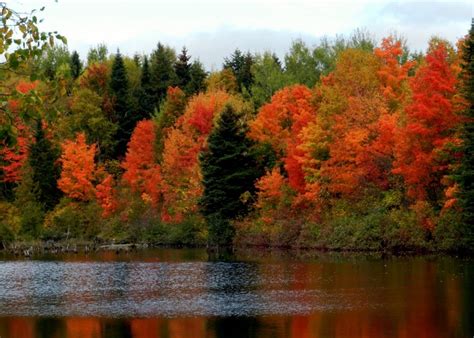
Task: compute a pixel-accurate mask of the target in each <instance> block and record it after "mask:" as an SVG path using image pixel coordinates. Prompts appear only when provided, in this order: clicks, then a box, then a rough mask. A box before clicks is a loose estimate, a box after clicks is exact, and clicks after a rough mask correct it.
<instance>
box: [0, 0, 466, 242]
mask: <svg viewBox="0 0 474 338" xmlns="http://www.w3.org/2000/svg"><path fill="white" fill-rule="evenodd" d="M2 6H4V5H2ZM0 18H1V19H2V22H3V26H1V27H0V55H1V57H0V88H1V90H0V121H1V128H0V136H1V141H0V142H1V144H0V214H1V217H0V243H1V244H0V247H6V246H8V244H9V243H13V242H18V241H70V240H73V241H84V242H86V241H90V242H97V243H111V242H113V243H148V244H152V245H159V244H171V245H193V246H194V245H197V246H204V245H223V246H226V245H229V244H235V245H262V246H277V247H304V248H323V249H336V250H339V249H349V250H386V249H387V250H395V251H396V250H417V251H453V250H469V249H472V248H473V247H474V186H473V184H474V183H473V182H474V162H473V161H474V96H473V95H474V76H473V74H474V26H473V27H472V28H471V30H470V32H468V27H466V36H465V37H464V38H462V39H460V40H459V41H456V42H450V41H446V40H444V39H443V38H442V37H434V38H432V39H431V41H430V42H429V44H428V45H427V46H426V50H425V51H423V52H415V51H410V50H409V49H408V47H407V44H406V41H405V40H404V38H403V37H400V36H396V35H392V36H387V37H386V38H384V39H382V40H381V41H375V40H374V39H373V38H372V35H371V34H370V33H369V32H366V31H363V30H356V31H355V32H354V33H353V34H352V35H351V36H347V37H336V38H333V39H330V38H327V39H322V40H321V41H320V43H318V44H316V45H314V46H310V45H308V44H306V43H305V42H303V41H301V40H296V41H294V42H293V43H292V44H291V45H290V46H289V48H288V52H287V53H286V55H285V56H284V57H283V58H279V57H278V56H277V55H275V54H273V53H271V52H266V53H263V54H252V53H250V52H242V51H240V50H239V49H235V51H234V52H233V53H232V54H231V55H229V56H228V57H227V58H225V59H224V60H223V61H222V67H221V69H220V70H215V71H212V72H209V71H208V70H206V69H205V68H204V66H203V64H202V63H201V62H200V61H199V60H198V59H197V58H195V57H193V56H192V55H190V53H189V52H188V51H187V49H186V48H185V47H183V48H182V49H181V50H174V49H173V48H171V47H169V46H167V45H164V44H162V43H159V42H158V43H157V45H156V48H155V49H154V50H152V51H150V53H148V54H136V55H130V56H129V55H125V54H122V53H121V52H120V50H109V49H108V47H107V46H106V45H103V44H101V45H98V46H94V47H91V48H90V50H89V52H88V54H87V58H84V59H81V57H80V56H79V54H78V53H77V52H75V51H70V50H69V49H68V47H67V44H66V42H67V41H66V38H65V37H63V36H61V35H60V34H58V33H56V32H54V33H45V32H41V31H40V30H39V28H38V23H37V19H36V17H35V16H27V17H23V16H22V15H20V14H18V13H16V12H14V11H13V10H12V9H9V8H7V7H5V6H4V7H2V15H1V16H0Z"/></svg>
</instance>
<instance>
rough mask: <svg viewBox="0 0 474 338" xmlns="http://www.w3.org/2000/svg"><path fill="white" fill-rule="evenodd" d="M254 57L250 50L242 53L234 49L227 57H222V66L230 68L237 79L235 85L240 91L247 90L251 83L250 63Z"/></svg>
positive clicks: (251, 63) (252, 62)
mask: <svg viewBox="0 0 474 338" xmlns="http://www.w3.org/2000/svg"><path fill="white" fill-rule="evenodd" d="M254 62H255V61H254V58H253V56H252V54H250V52H247V54H243V53H242V52H241V51H240V50H239V49H236V50H235V51H234V53H232V55H231V56H230V57H229V58H225V59H224V65H223V67H224V68H227V69H230V70H232V73H234V75H235V78H236V80H237V85H238V87H239V90H240V91H241V92H245V91H247V92H249V91H250V88H251V86H252V84H253V75H252V71H251V69H252V65H253V64H254Z"/></svg>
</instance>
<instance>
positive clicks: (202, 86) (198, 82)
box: [184, 60, 207, 96]
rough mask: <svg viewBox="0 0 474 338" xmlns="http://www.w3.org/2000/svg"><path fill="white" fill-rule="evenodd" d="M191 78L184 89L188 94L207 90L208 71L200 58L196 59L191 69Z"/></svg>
mask: <svg viewBox="0 0 474 338" xmlns="http://www.w3.org/2000/svg"><path fill="white" fill-rule="evenodd" d="M189 74H190V80H189V82H188V84H187V86H186V88H185V89H184V91H185V92H186V94H187V95H188V96H192V95H194V94H197V93H199V92H203V91H205V90H206V77H207V73H206V71H205V70H204V66H203V65H202V63H201V62H200V61H198V60H195V61H194V62H193V63H192V64H191V67H190V69H189Z"/></svg>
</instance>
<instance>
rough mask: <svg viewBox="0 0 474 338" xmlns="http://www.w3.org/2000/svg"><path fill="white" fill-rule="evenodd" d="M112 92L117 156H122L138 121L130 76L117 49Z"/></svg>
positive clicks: (112, 77) (111, 82) (111, 80)
mask: <svg viewBox="0 0 474 338" xmlns="http://www.w3.org/2000/svg"><path fill="white" fill-rule="evenodd" d="M110 93H111V96H112V99H113V103H114V105H113V109H114V117H115V120H116V122H117V125H118V130H117V134H116V140H117V147H116V151H115V156H116V157H118V158H120V157H122V156H124V155H125V152H126V150H127V143H128V141H129V140H130V136H131V134H132V131H133V128H135V124H136V122H137V121H136V118H135V117H134V116H132V113H131V111H130V96H129V83H128V76H127V70H126V69H125V64H124V62H123V58H122V55H121V54H120V51H117V54H116V55H115V58H114V62H113V64H112V73H111V76H110Z"/></svg>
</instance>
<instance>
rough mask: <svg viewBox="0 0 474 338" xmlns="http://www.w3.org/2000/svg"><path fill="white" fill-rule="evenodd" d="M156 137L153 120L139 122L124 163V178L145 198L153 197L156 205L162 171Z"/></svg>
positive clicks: (152, 199)
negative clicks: (156, 150) (157, 156)
mask: <svg viewBox="0 0 474 338" xmlns="http://www.w3.org/2000/svg"><path fill="white" fill-rule="evenodd" d="M155 138H156V135H155V124H154V123H153V121H151V120H143V121H140V122H138V123H137V125H136V127H135V129H134V131H133V133H132V136H131V138H130V142H129V143H128V149H127V154H126V155H125V160H124V161H123V163H122V168H123V169H124V170H125V172H124V174H123V177H122V178H123V180H124V181H125V182H126V183H127V184H128V185H129V186H130V187H131V188H132V190H133V191H136V192H138V193H140V194H141V195H142V197H143V198H144V199H145V200H147V199H148V198H149V199H151V201H152V203H153V205H155V206H156V204H157V203H158V201H159V198H160V190H161V189H160V186H161V172H160V166H159V165H158V164H157V163H156V156H155V151H154V145H155Z"/></svg>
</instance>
